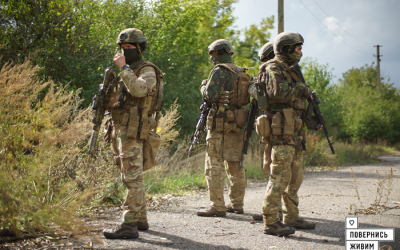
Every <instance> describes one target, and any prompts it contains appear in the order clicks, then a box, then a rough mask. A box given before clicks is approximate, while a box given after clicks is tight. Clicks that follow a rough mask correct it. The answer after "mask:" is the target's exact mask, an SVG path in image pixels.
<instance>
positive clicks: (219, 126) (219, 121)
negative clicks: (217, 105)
mask: <svg viewBox="0 0 400 250" xmlns="http://www.w3.org/2000/svg"><path fill="white" fill-rule="evenodd" d="M215 129H216V130H217V132H219V133H222V132H224V118H215Z"/></svg>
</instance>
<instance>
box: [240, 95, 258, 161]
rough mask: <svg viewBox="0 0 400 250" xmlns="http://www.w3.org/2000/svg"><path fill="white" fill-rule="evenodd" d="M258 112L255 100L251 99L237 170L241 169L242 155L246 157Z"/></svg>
mask: <svg viewBox="0 0 400 250" xmlns="http://www.w3.org/2000/svg"><path fill="white" fill-rule="evenodd" d="M257 111H258V104H257V100H256V99H253V101H252V102H251V103H250V109H249V115H248V116H247V123H246V127H245V128H244V135H243V146H242V154H241V156H240V160H239V169H241V168H242V167H243V154H246V155H247V148H248V147H249V139H250V137H251V133H252V132H253V130H254V120H255V119H256V116H257Z"/></svg>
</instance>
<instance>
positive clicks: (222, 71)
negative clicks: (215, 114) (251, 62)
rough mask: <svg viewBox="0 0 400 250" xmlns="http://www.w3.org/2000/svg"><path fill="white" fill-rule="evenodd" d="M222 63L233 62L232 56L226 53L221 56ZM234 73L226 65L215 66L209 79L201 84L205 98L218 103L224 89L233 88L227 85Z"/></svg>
mask: <svg viewBox="0 0 400 250" xmlns="http://www.w3.org/2000/svg"><path fill="white" fill-rule="evenodd" d="M220 64H233V59H232V56H231V55H229V54H225V55H224V56H223V57H222V58H221V62H220ZM233 65H234V64H233ZM232 75H233V74H232V72H230V71H229V70H228V69H226V68H225V67H219V66H217V67H215V68H214V69H213V70H212V71H211V72H210V75H209V76H208V79H207V80H206V81H203V82H202V84H201V85H200V92H201V94H202V96H203V99H204V100H206V101H208V102H210V103H217V102H218V100H219V98H220V97H221V95H222V92H223V91H224V90H226V91H231V90H232V86H225V85H226V84H227V83H228V82H229V80H230V79H231V77H232Z"/></svg>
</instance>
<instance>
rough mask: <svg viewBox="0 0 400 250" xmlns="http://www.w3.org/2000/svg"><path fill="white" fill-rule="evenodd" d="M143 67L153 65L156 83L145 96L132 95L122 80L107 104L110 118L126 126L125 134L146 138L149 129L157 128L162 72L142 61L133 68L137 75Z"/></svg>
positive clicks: (161, 94) (131, 136)
mask: <svg viewBox="0 0 400 250" xmlns="http://www.w3.org/2000/svg"><path fill="white" fill-rule="evenodd" d="M144 67H153V68H154V70H155V72H156V79H157V80H156V85H155V87H153V88H152V89H151V90H150V92H149V93H148V94H147V96H145V97H134V96H132V95H131V94H129V92H128V91H127V89H126V87H125V84H124V83H123V81H120V82H119V84H118V86H117V87H116V88H115V89H114V90H113V93H112V94H111V97H110V102H109V105H108V110H109V111H110V113H111V116H112V120H113V121H114V123H116V124H118V123H119V124H121V125H123V126H127V127H128V131H127V136H128V137H130V138H136V139H140V140H146V139H147V138H148V136H149V131H151V130H152V129H157V128H156V124H157V122H158V119H159V118H160V117H161V113H160V109H161V102H162V97H163V85H164V83H163V76H164V73H163V72H162V71H161V70H160V69H159V68H158V67H157V66H156V65H154V64H152V63H150V62H143V63H142V64H140V65H139V66H137V67H136V68H134V69H133V73H134V74H135V75H136V76H137V77H139V76H140V75H139V72H140V70H142V69H143V68H144Z"/></svg>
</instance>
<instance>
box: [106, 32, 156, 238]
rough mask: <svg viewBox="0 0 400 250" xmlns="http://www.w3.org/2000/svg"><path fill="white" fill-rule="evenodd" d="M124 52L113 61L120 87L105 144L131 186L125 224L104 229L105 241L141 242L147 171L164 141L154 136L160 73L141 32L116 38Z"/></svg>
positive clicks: (110, 107)
mask: <svg viewBox="0 0 400 250" xmlns="http://www.w3.org/2000/svg"><path fill="white" fill-rule="evenodd" d="M117 44H118V45H119V46H120V49H121V50H122V52H123V53H117V54H116V55H115V56H114V59H113V61H114V63H115V64H116V65H117V66H118V68H120V70H121V73H120V75H119V76H120V78H121V79H122V80H121V81H120V82H119V85H118V86H117V88H116V89H115V90H114V92H113V93H112V95H111V98H110V102H109V105H108V110H109V111H110V113H111V118H110V119H109V120H108V121H107V122H106V125H105V126H106V128H105V129H106V135H105V137H106V140H107V141H108V142H112V148H113V151H114V161H115V163H116V165H117V166H119V168H120V171H121V179H122V181H123V183H124V184H125V185H126V187H127V196H126V199H125V202H124V205H123V210H124V211H123V215H122V222H121V224H120V225H119V226H118V227H117V228H115V229H104V231H103V233H104V236H105V237H106V238H107V239H123V238H137V237H139V232H138V230H147V229H148V228H149V224H148V222H147V211H146V199H145V189H144V184H143V171H144V170H146V169H148V168H150V167H152V166H153V165H155V164H156V162H155V154H154V153H156V151H157V148H158V146H159V143H160V141H161V138H160V137H159V136H158V135H156V133H155V127H156V124H157V119H158V116H157V115H156V113H157V112H156V111H157V109H159V106H160V104H161V97H162V77H163V73H162V72H161V70H160V69H159V68H158V67H157V66H155V65H154V64H152V63H150V62H146V61H144V60H143V58H142V55H143V54H144V51H145V49H146V48H147V43H146V37H145V35H144V34H143V32H142V31H141V30H138V29H134V28H130V29H126V30H123V31H122V32H121V33H120V34H119V35H118V38H117Z"/></svg>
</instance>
